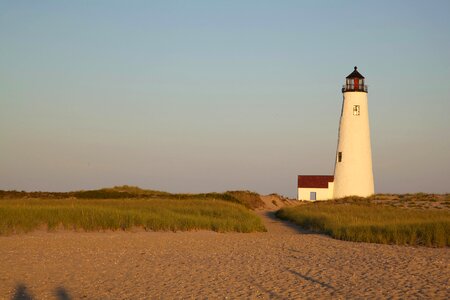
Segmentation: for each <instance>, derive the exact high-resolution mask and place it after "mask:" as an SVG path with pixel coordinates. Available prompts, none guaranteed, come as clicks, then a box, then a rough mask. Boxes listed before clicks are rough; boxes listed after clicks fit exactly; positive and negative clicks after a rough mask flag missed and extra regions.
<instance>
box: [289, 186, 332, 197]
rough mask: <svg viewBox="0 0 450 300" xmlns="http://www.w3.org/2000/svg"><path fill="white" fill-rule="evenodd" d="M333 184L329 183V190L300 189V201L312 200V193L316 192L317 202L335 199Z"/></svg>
mask: <svg viewBox="0 0 450 300" xmlns="http://www.w3.org/2000/svg"><path fill="white" fill-rule="evenodd" d="M333 187H334V184H333V182H328V188H301V187H300V188H298V191H297V199H298V200H310V193H311V192H316V200H329V199H333Z"/></svg>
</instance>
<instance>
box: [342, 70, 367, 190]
mask: <svg viewBox="0 0 450 300" xmlns="http://www.w3.org/2000/svg"><path fill="white" fill-rule="evenodd" d="M364 81H365V78H364V76H362V75H361V74H360V73H359V72H358V68H357V67H355V69H354V71H353V72H352V73H351V74H350V75H348V76H347V78H346V80H345V84H344V86H343V87H342V94H343V96H344V97H343V101H342V109H341V118H340V123H339V132H338V145H337V150H336V163H335V168H334V191H333V198H341V197H346V196H361V197H367V196H370V195H372V194H373V193H374V184H373V172H372V150H371V143H370V128H369V108H368V101H367V85H365V82H364Z"/></svg>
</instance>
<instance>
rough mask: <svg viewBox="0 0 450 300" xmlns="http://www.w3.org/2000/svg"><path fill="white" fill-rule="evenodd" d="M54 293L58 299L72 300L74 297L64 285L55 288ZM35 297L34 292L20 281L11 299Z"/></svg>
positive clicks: (27, 299) (21, 299)
mask: <svg viewBox="0 0 450 300" xmlns="http://www.w3.org/2000/svg"><path fill="white" fill-rule="evenodd" d="M54 295H55V297H56V299H57V300H70V299H72V298H71V297H70V295H69V293H67V291H66V289H65V288H64V287H61V286H60V287H57V288H56V289H55V292H54ZM33 299H35V298H34V297H33V295H32V293H31V292H30V291H29V289H28V288H27V287H26V285H25V284H23V283H19V284H17V286H16V291H15V293H14V295H13V297H12V298H11V300H33Z"/></svg>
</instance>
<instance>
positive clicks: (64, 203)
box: [0, 198, 265, 234]
mask: <svg viewBox="0 0 450 300" xmlns="http://www.w3.org/2000/svg"><path fill="white" fill-rule="evenodd" d="M210 200H211V201H207V202H206V201H204V200H202V199H188V200H181V201H180V200H177V199H141V198H138V199H136V198H132V199H90V200H81V199H74V198H72V199H64V200H61V199H35V198H33V199H26V198H24V199H3V200H1V201H0V234H12V233H20V232H29V231H32V230H34V229H37V228H40V227H42V226H46V227H47V228H48V229H49V230H52V229H55V228H60V227H62V228H64V229H74V230H86V231H95V230H127V229H131V228H133V227H142V228H144V229H145V230H152V231H158V230H162V231H166V230H171V231H179V230H180V231H186V230H213V231H218V232H229V231H235V232H254V231H265V228H264V226H263V224H262V222H261V220H260V218H259V217H258V216H256V215H255V214H254V213H253V212H251V211H249V210H248V209H246V208H245V207H244V206H242V205H240V204H236V203H230V202H226V201H223V200H213V199H210Z"/></svg>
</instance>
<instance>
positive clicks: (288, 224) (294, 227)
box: [263, 211, 317, 234]
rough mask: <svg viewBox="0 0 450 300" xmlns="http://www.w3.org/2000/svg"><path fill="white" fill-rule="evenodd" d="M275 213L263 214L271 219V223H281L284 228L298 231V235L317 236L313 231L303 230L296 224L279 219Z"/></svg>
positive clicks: (266, 212) (267, 212)
mask: <svg viewBox="0 0 450 300" xmlns="http://www.w3.org/2000/svg"><path fill="white" fill-rule="evenodd" d="M275 213H276V211H265V212H263V215H264V216H266V217H267V218H268V219H270V221H272V222H274V223H281V224H283V225H284V226H286V227H288V228H290V229H292V230H294V231H297V232H298V233H301V234H317V232H313V231H311V230H306V229H304V228H302V227H300V226H298V225H296V224H294V223H292V222H289V221H285V220H283V219H280V218H278V217H277V216H276V215H275Z"/></svg>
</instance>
